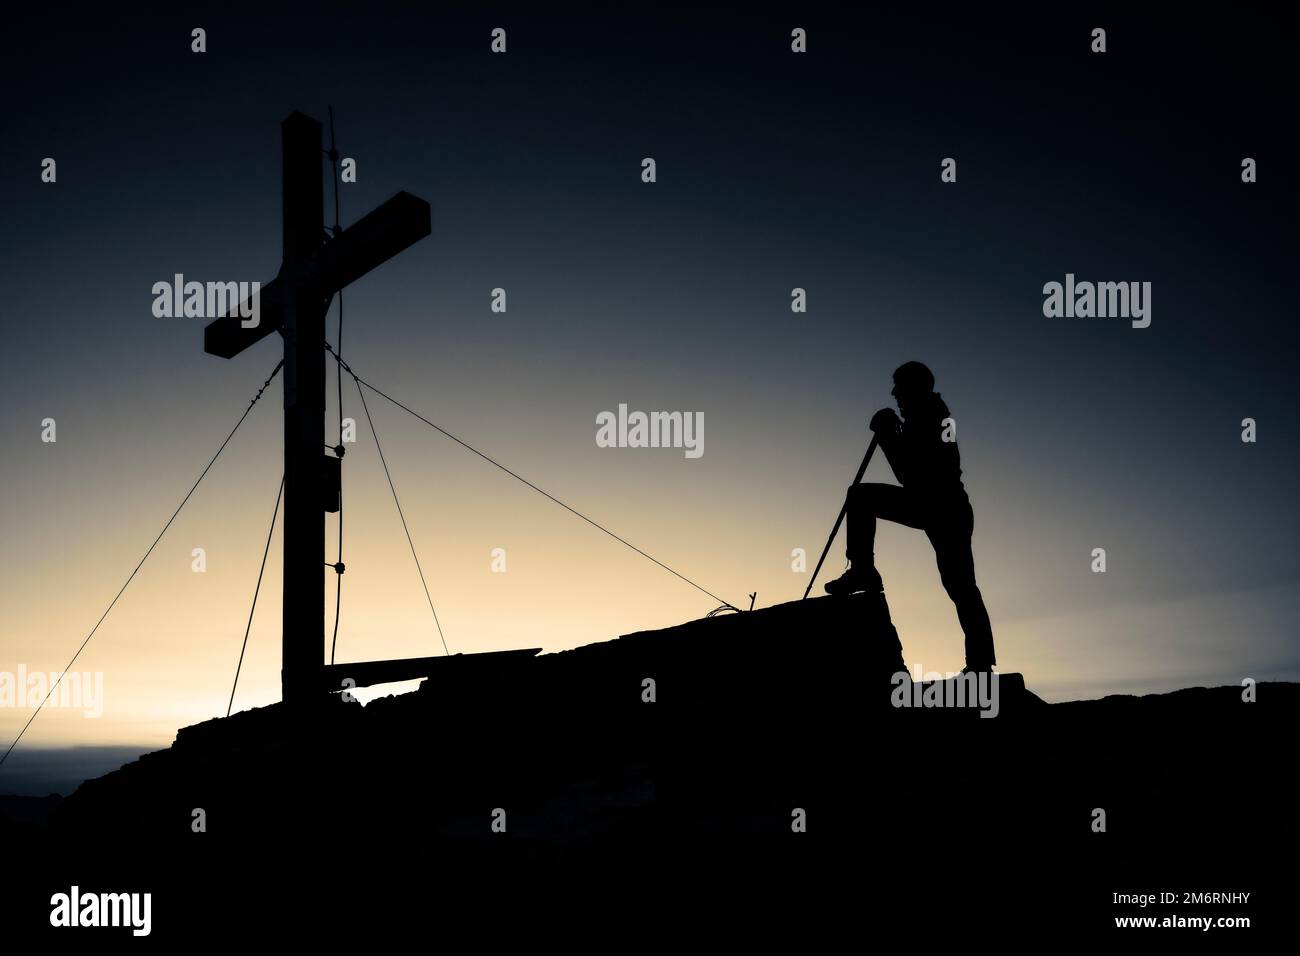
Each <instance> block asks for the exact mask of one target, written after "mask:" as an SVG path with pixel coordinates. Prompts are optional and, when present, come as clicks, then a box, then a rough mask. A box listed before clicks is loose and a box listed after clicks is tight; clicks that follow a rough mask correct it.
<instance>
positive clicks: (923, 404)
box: [889, 362, 946, 419]
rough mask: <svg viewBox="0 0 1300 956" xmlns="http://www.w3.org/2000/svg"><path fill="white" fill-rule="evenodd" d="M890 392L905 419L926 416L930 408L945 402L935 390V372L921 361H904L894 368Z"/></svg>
mask: <svg viewBox="0 0 1300 956" xmlns="http://www.w3.org/2000/svg"><path fill="white" fill-rule="evenodd" d="M889 394H891V395H893V396H894V401H896V402H897V403H898V411H899V413H900V414H901V415H902V416H903V418H905V419H906V418H911V417H915V416H917V415H921V416H924V415H925V414H926V412H927V411H928V410H931V409H934V408H936V406H937V405H942V404H943V401H942V399H940V398H939V396H938V395H937V394H935V391H934V373H933V372H931V371H930V370H929V369H928V368H927V367H926V366H925V365H923V364H921V363H920V362H904V363H903V364H902V365H900V366H898V368H897V369H895V370H894V388H893V391H891V392H890V393H889ZM945 414H946V411H945Z"/></svg>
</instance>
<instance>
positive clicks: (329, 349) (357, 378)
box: [325, 342, 739, 613]
mask: <svg viewBox="0 0 1300 956" xmlns="http://www.w3.org/2000/svg"><path fill="white" fill-rule="evenodd" d="M325 351H327V352H329V353H330V355H332V356H333V357H334V361H335V362H337V363H338V365H339V367H340V368H342V369H343V370H344V371H346V372H347V373H348V374H349V375H351V376H352V378H353V380H354V381H355V382H356V383H357V392H358V394H360V395H361V401H362V405H363V406H364V404H365V393H364V392H363V391H362V390H361V386H363V385H364V386H365V387H366V388H368V389H370V391H372V392H374V393H375V394H376V395H378V396H379V397H380V398H383V399H385V400H387V401H388V402H391V403H392V404H394V405H396V406H397V407H398V408H400V409H401V410H402V411H404V412H406V413H407V414H408V415H411V416H413V417H415V418H418V419H419V420H420V421H422V422H424V424H426V425H428V426H429V427H430V428H432V429H434V430H435V431H437V432H439V433H440V434H442V435H444V436H446V437H447V438H450V439H451V440H452V441H454V442H455V443H456V444H458V445H460V446H461V447H463V448H465V449H468V450H469V451H472V452H473V453H474V454H476V455H478V456H479V457H480V458H482V459H483V460H484V461H486V462H487V463H488V464H490V465H493V466H495V467H497V468H499V469H500V470H501V471H504V472H505V473H506V474H507V475H509V476H510V477H511V478H514V479H515V480H516V481H519V482H522V483H523V484H525V485H527V486H528V487H529V488H531V489H533V491H535V492H537V493H538V494H539V495H542V496H543V497H545V498H549V499H550V500H551V501H553V502H555V503H556V504H557V505H559V506H560V507H561V508H563V509H564V510H565V511H568V512H570V513H571V514H574V515H576V516H578V517H579V518H581V519H582V520H583V521H585V522H587V524H589V525H591V526H592V527H593V528H596V529H598V530H600V531H603V532H604V533H605V534H607V535H609V536H610V537H611V538H613V539H614V540H615V541H617V542H618V543H619V544H621V545H623V546H625V547H628V548H631V549H632V550H633V551H635V552H636V553H637V554H639V555H641V557H643V558H645V559H646V560H648V561H651V562H653V563H654V564H657V565H659V567H661V568H663V569H664V570H665V571H667V572H668V573H669V574H672V575H674V576H676V577H678V578H680V579H681V580H683V581H685V582H686V583H687V584H689V585H690V586H691V587H693V588H695V590H697V591H700V592H701V593H703V594H707V595H708V596H709V597H711V598H713V600H715V601H717V602H718V603H719V604H721V605H722V606H721V607H720V608H718V610H726V609H730V610H739V608H737V607H736V606H735V605H734V604H732V603H731V602H730V601H726V600H723V599H722V598H720V597H718V596H717V595H716V594H714V593H713V592H712V591H710V590H708V589H707V588H705V587H703V586H701V585H699V584H696V583H695V582H694V581H692V580H691V579H690V578H688V577H687V576H686V575H684V574H682V573H681V572H680V571H676V570H674V569H673V568H670V567H669V566H668V565H666V564H664V563H663V562H662V561H660V560H659V559H658V558H656V557H654V556H652V555H650V554H647V553H646V552H645V551H642V550H641V549H640V548H638V547H637V546H636V545H634V544H633V543H632V542H631V541H628V540H627V539H626V538H621V537H619V536H618V535H617V534H615V533H614V532H613V531H610V530H609V529H608V528H606V527H605V526H604V525H602V524H600V523H599V522H598V521H595V520H594V519H592V518H588V517H587V516H586V515H585V514H583V513H582V512H581V511H579V510H577V509H576V508H573V507H571V506H570V505H567V504H565V503H564V502H563V501H561V500H560V499H559V498H557V497H555V495H553V494H551V493H550V492H548V491H544V490H543V489H541V488H539V487H537V485H535V484H533V483H532V482H531V481H529V480H528V479H527V478H525V477H523V476H522V475H520V474H518V473H517V472H514V471H511V470H510V469H509V468H507V467H506V466H505V465H503V464H501V463H500V462H499V461H497V460H496V459H494V458H491V457H489V456H488V455H485V454H484V453H483V452H481V451H479V450H478V449H477V448H475V447H474V446H473V445H471V444H470V443H469V442H467V441H464V440H463V439H460V438H457V437H456V436H455V435H453V434H452V433H451V432H449V431H447V429H445V428H443V427H442V426H441V425H437V424H435V423H434V422H431V421H429V419H427V418H425V417H424V416H423V415H421V414H420V413H419V412H417V411H415V410H414V409H413V408H410V407H409V406H407V405H403V404H402V403H401V402H399V401H398V400H397V399H395V398H393V397H392V396H391V395H389V394H387V393H386V392H384V391H382V390H381V389H379V388H376V387H375V386H374V385H371V384H370V383H369V382H367V381H366V380H365V379H363V378H361V377H360V376H359V375H357V373H356V372H355V371H353V370H352V366H350V365H348V363H347V362H345V361H343V359H342V358H341V357H340V356H339V355H338V353H337V352H335V351H334V349H333V347H331V346H330V344H329V343H328V342H326V343H325ZM369 414H370V413H369V411H367V412H366V415H367V417H369ZM372 428H373V425H372ZM715 613H716V612H715Z"/></svg>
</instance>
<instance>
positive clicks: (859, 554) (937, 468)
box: [826, 362, 996, 671]
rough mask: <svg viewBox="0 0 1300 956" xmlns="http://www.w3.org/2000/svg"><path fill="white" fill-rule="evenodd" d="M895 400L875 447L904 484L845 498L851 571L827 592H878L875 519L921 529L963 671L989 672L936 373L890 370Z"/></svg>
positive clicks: (962, 491)
mask: <svg viewBox="0 0 1300 956" xmlns="http://www.w3.org/2000/svg"><path fill="white" fill-rule="evenodd" d="M890 394H892V395H893V396H894V399H895V400H896V401H897V402H898V410H899V412H901V413H902V416H903V418H902V421H900V420H899V418H898V415H896V414H894V410H893V409H892V408H882V409H881V410H880V411H878V412H876V414H875V415H874V416H872V419H871V430H872V431H873V432H875V433H876V438H877V440H878V441H879V444H880V448H881V450H882V451H883V452H884V453H885V458H886V459H887V460H888V461H889V466H890V467H891V468H892V469H893V470H894V475H895V477H897V478H898V480H899V481H900V482H901V483H902V486H901V487H900V486H898V485H884V484H871V483H866V482H864V483H862V484H857V485H854V486H853V487H852V488H850V489H849V493H848V548H847V550H848V558H849V561H850V562H851V565H850V567H849V570H848V571H846V572H845V573H844V574H843V575H841V576H840V577H839V578H837V579H836V580H834V581H831V582H829V583H828V584H827V585H826V592H827V593H828V594H852V593H854V592H855V591H870V592H872V593H876V592H878V591H882V590H883V589H884V586H883V584H882V583H881V580H880V574H879V572H877V571H876V555H875V543H876V519H877V518H884V519H885V520H887V521H894V522H897V523H898V524H902V525H907V527H909V528H920V529H921V530H922V531H924V532H925V533H926V536H927V537H928V538H929V539H930V543H931V544H932V545H933V546H934V556H935V560H936V561H937V562H938V565H939V577H940V579H941V580H942V581H943V586H944V589H945V590H946V591H947V592H948V596H949V597H950V598H952V601H953V603H954V604H955V605H957V618H958V620H960V621H961V627H962V630H963V631H965V633H966V669H967V670H974V671H987V670H990V669H991V668H992V666H993V664H994V663H996V659H995V657H994V655H993V629H992V626H991V625H990V624H989V615H988V611H986V610H985V609H984V598H983V597H982V596H981V595H980V591H979V588H978V587H977V586H976V584H975V559H974V557H973V556H972V554H971V532H972V529H973V528H974V520H975V518H974V512H973V511H972V510H971V505H970V498H968V497H967V496H966V488H965V486H964V485H963V484H962V482H961V456H960V455H959V454H958V452H957V442H956V441H955V440H954V441H944V440H943V433H944V430H945V426H944V424H943V422H944V419H945V418H947V417H948V406H947V405H946V404H944V401H943V398H942V397H941V396H940V395H939V393H937V392H936V391H935V390H934V375H933V373H931V371H930V370H929V369H928V368H926V367H925V366H924V365H922V364H921V363H920V362H908V363H907V364H905V365H902V366H899V368H898V370H897V371H896V372H894V389H893V391H892V392H891V393H890Z"/></svg>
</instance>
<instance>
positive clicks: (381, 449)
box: [326, 346, 451, 657]
mask: <svg viewBox="0 0 1300 956" xmlns="http://www.w3.org/2000/svg"><path fill="white" fill-rule="evenodd" d="M328 347H329V346H326V348H328ZM331 354H333V350H331ZM335 357H336V358H337V356H335ZM339 367H340V368H342V367H343V366H342V365H340V366H339ZM348 373H349V374H351V369H349V370H348ZM352 377H353V378H356V376H355V375H353V376H352ZM357 394H358V395H360V396H361V409H362V411H364V412H365V413H366V421H367V422H368V423H369V424H370V434H371V435H373V436H374V437H375V449H376V450H377V451H378V452H379V463H380V464H381V465H383V466H384V477H386V478H387V479H388V487H389V489H390V490H391V491H392V492H393V503H394V504H395V505H397V516H398V517H399V518H401V519H402V530H403V531H405V532H406V543H407V544H409V545H410V546H411V557H413V558H414V559H415V570H416V571H418V572H419V574H420V584H421V585H423V587H424V597H425V600H427V601H428V602H429V610H430V611H433V623H434V625H435V626H437V628H438V637H439V639H440V640H441V641H442V650H443V653H444V654H446V655H447V656H449V657H450V656H451V651H449V650H447V638H446V637H444V636H443V633H442V623H441V622H440V621H439V620H438V611H437V610H436V609H435V608H434V606H433V598H432V597H431V596H430V595H429V583H428V582H427V581H425V579H424V569H423V568H422V567H420V556H419V555H418V554H416V553H415V542H414V541H412V540H411V529H410V528H409V527H407V525H406V515H405V513H403V511H402V503H401V501H399V500H398V498H397V487H396V486H395V485H394V484H393V475H392V472H390V471H389V470H388V461H387V460H386V459H385V458H384V446H383V445H381V444H380V443H379V432H378V431H376V430H375V420H374V419H373V418H371V417H370V407H369V406H368V405H367V404H366V393H365V392H363V391H362V390H361V380H360V379H357ZM340 577H342V575H340Z"/></svg>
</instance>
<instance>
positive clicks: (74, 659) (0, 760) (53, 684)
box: [0, 361, 284, 766]
mask: <svg viewBox="0 0 1300 956" xmlns="http://www.w3.org/2000/svg"><path fill="white" fill-rule="evenodd" d="M283 367H284V362H283V361H281V362H278V363H277V364H276V366H275V368H274V369H272V370H271V374H270V375H268V376H267V377H266V381H265V382H263V383H262V387H261V388H259V389H258V390H257V394H256V395H254V396H253V398H252V400H251V401H249V403H248V407H247V408H246V409H244V414H242V415H240V416H239V421H237V422H235V427H234V428H232V429H230V434H229V435H227V436H226V440H225V441H223V442H222V443H221V447H219V448H218V449H217V453H216V454H215V455H213V456H212V460H211V461H209V462H208V463H207V465H206V466H205V467H204V469H203V471H202V472H200V473H199V477H198V478H196V479H195V480H194V484H193V485H191V486H190V490H189V491H187V492H186V493H185V497H184V498H182V499H181V503H180V504H179V505H177V506H176V510H175V511H173V512H172V516H171V517H170V518H168V519H167V523H166V524H164V525H163V528H162V530H161V531H159V532H158V537H156V538H154V539H153V544H151V545H149V549H148V550H147V551H145V553H144V557H143V558H141V559H140V561H139V563H137V564H136V566H135V569H134V570H133V571H132V572H131V574H130V575H129V576H128V577H127V579H126V583H125V584H123V585H122V587H121V588H119V589H118V592H117V594H116V595H114V596H113V600H111V601H109V602H108V607H107V608H105V609H104V613H103V614H101V615H100V616H99V620H98V621H96V622H95V626H94V627H92V628H91V629H90V633H89V634H87V635H86V639H85V640H84V641H82V642H81V646H80V647H78V648H77V653H75V654H73V655H72V659H71V660H70V661H68V663H67V666H66V667H64V668H63V670H62V671H60V672H59V676H58V677H57V678H56V679H55V680H53V681H51V682H50V689H49V691H48V692H47V693H46V694H45V698H44V699H43V700H42V701H41V702H40V704H39V705H38V706H37V708H36V709H35V710H34V711H32V715H31V716H30V717H28V718H27V723H25V724H23V729H22V730H20V731H18V736H17V737H15V738H14V742H13V743H11V744H10V745H9V749H8V750H6V751H5V752H4V756H3V757H0V766H4V762H5V761H6V760H8V759H9V755H10V754H11V753H13V751H14V748H15V747H17V746H18V741H20V740H22V739H23V735H24V734H25V733H27V728H28V727H30V726H31V725H32V721H34V720H35V719H36V715H37V714H39V713H40V712H41V710H42V709H44V707H45V705H46V704H47V703H49V700H50V697H51V696H52V695H53V694H54V691H55V690H56V689H57V688H58V686H59V684H61V683H62V682H63V677H64V675H65V674H67V673H68V671H70V670H72V665H73V664H75V663H76V662H77V658H79V657H80V656H81V652H82V651H84V650H85V649H86V645H87V644H89V643H90V639H91V638H92V637H94V636H95V632H96V631H98V630H99V626H100V625H101V624H103V623H104V619H105V618H106V617H108V614H109V611H112V610H113V608H114V607H115V606H116V604H117V601H118V599H119V598H120V597H121V596H122V594H123V593H124V592H125V591H126V589H127V587H128V585H130V583H131V582H132V581H134V580H135V576H136V574H137V573H139V571H140V569H141V568H142V567H144V563H145V562H146V561H147V560H149V555H151V554H153V550H154V548H156V547H158V542H159V541H161V540H162V539H163V535H165V534H166V533H167V529H168V528H170V527H171V526H172V523H173V522H174V521H175V520H176V516H177V515H179V514H180V513H181V509H182V508H184V507H185V505H186V503H187V502H188V501H189V500H190V498H191V496H193V494H194V492H195V490H197V489H198V487H199V484H200V483H201V482H202V481H203V479H204V478H205V477H206V476H207V474H208V472H209V471H211V470H212V466H213V465H215V464H216V463H217V459H218V458H220V457H221V453H222V452H223V451H225V450H226V446H227V445H229V444H230V440H231V439H232V438H234V437H235V432H237V431H239V426H240V425H242V424H244V420H245V419H246V418H248V413H249V412H251V411H252V410H253V406H254V405H256V404H257V402H258V399H260V398H261V397H262V393H263V392H265V391H266V389H267V387H268V386H270V384H271V380H272V379H274V378H275V376H276V375H278V374H279V372H280V369H281V368H283Z"/></svg>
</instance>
